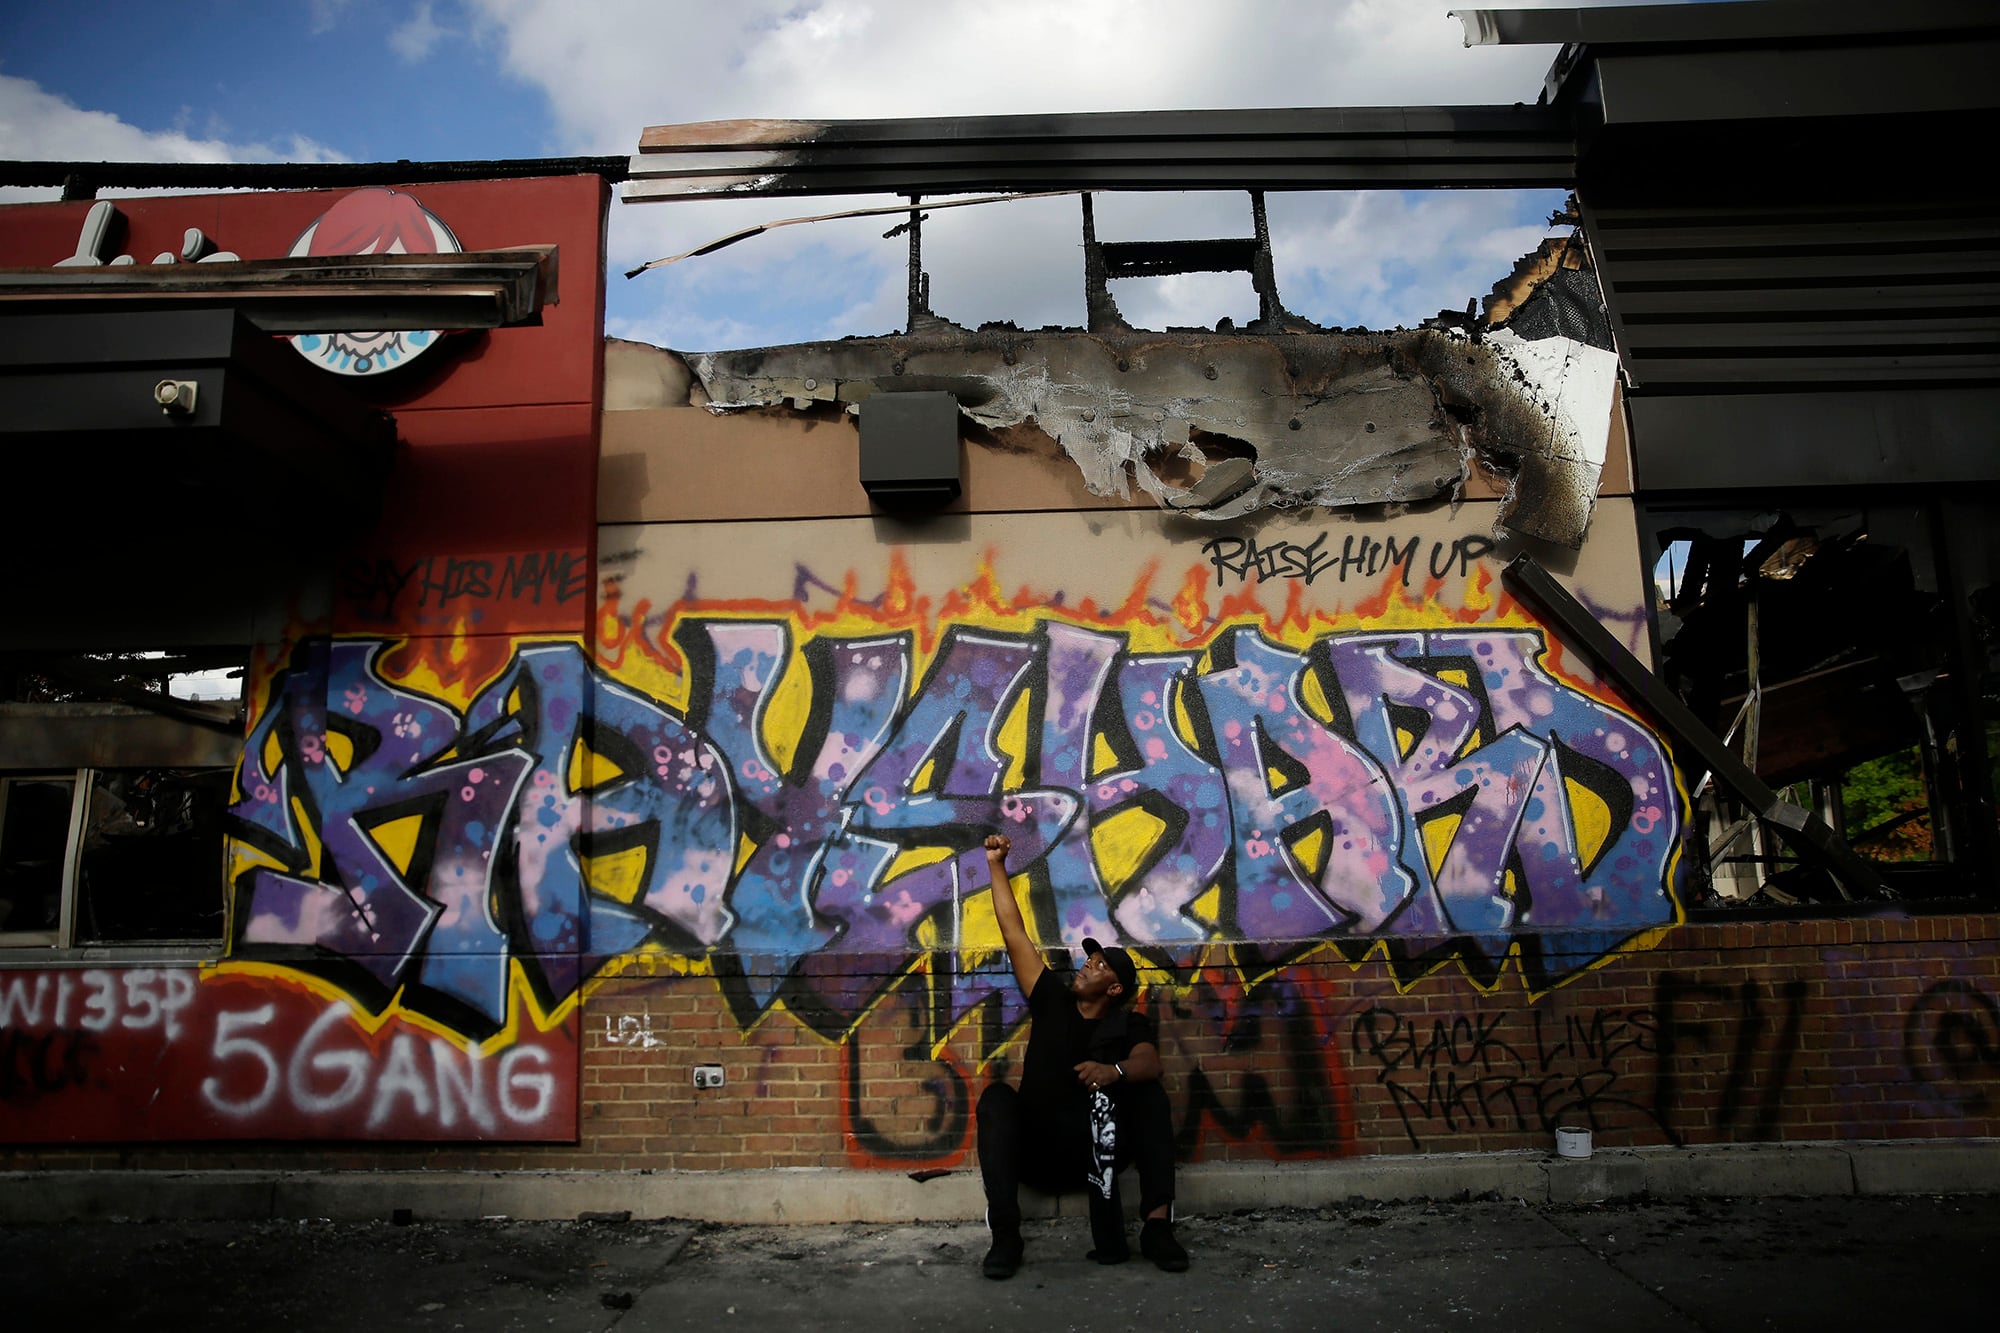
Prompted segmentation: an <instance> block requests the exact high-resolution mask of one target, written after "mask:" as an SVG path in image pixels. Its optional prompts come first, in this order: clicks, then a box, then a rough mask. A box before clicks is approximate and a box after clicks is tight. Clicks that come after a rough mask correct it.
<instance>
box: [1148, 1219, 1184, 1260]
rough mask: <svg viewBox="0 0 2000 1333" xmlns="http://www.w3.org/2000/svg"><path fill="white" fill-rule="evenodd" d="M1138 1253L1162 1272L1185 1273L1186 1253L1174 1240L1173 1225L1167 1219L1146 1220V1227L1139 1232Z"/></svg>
mask: <svg viewBox="0 0 2000 1333" xmlns="http://www.w3.org/2000/svg"><path fill="white" fill-rule="evenodd" d="M1139 1253H1141V1254H1143V1255H1145V1256H1146V1257H1147V1258H1148V1259H1151V1260H1152V1261H1153V1266H1154V1267H1155V1268H1158V1269H1160V1270H1162V1271H1163V1272H1168V1273H1185V1272H1186V1271H1187V1266H1188V1253H1187V1251H1186V1250H1184V1249H1182V1248H1181V1243H1180V1242H1179V1241H1177V1240H1175V1239H1174V1224H1173V1223H1172V1222H1171V1221H1170V1220H1168V1219H1167V1218H1164V1217H1149V1218H1147V1219H1146V1225H1145V1226H1143V1227H1141V1228H1140V1230H1139Z"/></svg>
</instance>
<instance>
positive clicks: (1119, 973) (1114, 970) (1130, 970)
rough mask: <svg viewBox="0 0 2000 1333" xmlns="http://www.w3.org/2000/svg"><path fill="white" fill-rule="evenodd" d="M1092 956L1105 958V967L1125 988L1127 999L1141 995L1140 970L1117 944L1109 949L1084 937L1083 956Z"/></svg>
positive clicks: (1129, 955) (1130, 956)
mask: <svg viewBox="0 0 2000 1333" xmlns="http://www.w3.org/2000/svg"><path fill="white" fill-rule="evenodd" d="M1092 954H1102V955H1103V956H1104V965H1105V966H1106V967H1108V968H1110V969H1111V975H1112V976H1114V977H1117V978H1118V982H1119V984H1120V985H1122V986H1123V987H1125V998H1126V999H1128V1000H1129V999H1131V998H1132V997H1133V996H1134V995H1137V994H1138V993H1139V969H1138V968H1137V967H1134V966H1133V964H1132V955H1131V954H1129V953H1126V952H1125V951H1124V950H1123V949H1121V948H1119V947H1118V946H1117V945H1115V944H1114V945H1112V946H1111V947H1110V948H1108V949H1107V948H1105V947H1104V946H1103V945H1101V944H1099V943H1098V942H1097V941H1096V940H1094V939H1092V938H1091V937H1090V936H1088V935H1086V936H1084V937H1083V956H1084V957H1085V958H1089V957H1090V956H1091V955H1092Z"/></svg>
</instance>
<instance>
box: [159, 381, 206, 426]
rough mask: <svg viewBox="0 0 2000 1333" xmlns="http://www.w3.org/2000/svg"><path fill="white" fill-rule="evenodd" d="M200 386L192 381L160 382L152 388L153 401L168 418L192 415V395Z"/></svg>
mask: <svg viewBox="0 0 2000 1333" xmlns="http://www.w3.org/2000/svg"><path fill="white" fill-rule="evenodd" d="M199 387H200V386H199V385H197V384H196V383H195V382H194V381H193V380H161V381H160V382H159V383H158V384H155V385H154V386H153V401H154V402H156V403H158V404H159V405H160V411H161V412H162V413H164V414H165V415H167V416H170V417H191V416H193V415H194V395H195V391H196V389H198V388H199Z"/></svg>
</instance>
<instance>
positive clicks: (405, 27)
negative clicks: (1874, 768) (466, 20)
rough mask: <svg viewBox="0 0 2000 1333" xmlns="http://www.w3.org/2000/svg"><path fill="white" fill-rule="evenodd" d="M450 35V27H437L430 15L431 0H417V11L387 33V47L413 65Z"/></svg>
mask: <svg viewBox="0 0 2000 1333" xmlns="http://www.w3.org/2000/svg"><path fill="white" fill-rule="evenodd" d="M449 36H451V29H449V28H443V27H439V26H438V24H437V21H436V20H435V19H434V18H433V17H432V16H431V0H418V4H417V12H416V13H414V14H412V15H411V16H410V18H409V20H408V21H407V22H405V23H402V24H399V25H398V26H397V27H396V28H395V29H394V30H393V31H392V32H390V34H389V49H390V50H392V51H394V52H395V53H396V54H397V55H398V56H400V57H402V60H403V63H404V64H406V65H415V64H418V63H420V62H421V61H423V60H424V59H425V58H426V57H427V56H429V55H430V53H431V50H432V48H433V47H435V46H436V45H437V44H438V42H439V41H441V40H442V39H444V38H446V37H449Z"/></svg>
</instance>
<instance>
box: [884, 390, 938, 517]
mask: <svg viewBox="0 0 2000 1333" xmlns="http://www.w3.org/2000/svg"><path fill="white" fill-rule="evenodd" d="M861 487H862V489H863V490H865V491H867V492H868V498H869V499H871V500H873V501H875V503H877V504H879V505H881V506H882V507H883V508H884V509H935V508H939V507H942V506H944V505H948V504H950V503H951V502H952V501H953V500H956V499H957V498H958V496H959V480H958V400H957V399H956V398H954V397H952V396H951V395H950V394H948V393H878V394H875V395H873V396H871V397H870V398H868V399H867V400H866V401H864V402H863V403H862V404H861Z"/></svg>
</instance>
